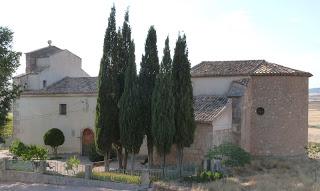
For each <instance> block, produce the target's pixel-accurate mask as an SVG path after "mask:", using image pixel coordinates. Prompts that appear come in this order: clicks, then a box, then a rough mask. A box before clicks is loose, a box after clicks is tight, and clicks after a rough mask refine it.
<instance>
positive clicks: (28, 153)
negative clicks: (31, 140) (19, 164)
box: [9, 140, 48, 161]
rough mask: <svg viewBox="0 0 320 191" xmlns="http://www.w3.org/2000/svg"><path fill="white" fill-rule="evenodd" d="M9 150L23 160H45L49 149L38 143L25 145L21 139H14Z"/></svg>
mask: <svg viewBox="0 0 320 191" xmlns="http://www.w3.org/2000/svg"><path fill="white" fill-rule="evenodd" d="M9 151H10V152H11V153H12V154H14V155H15V156H17V157H21V158H22V159H23V160H29V161H30V160H31V161H32V160H45V159H47V156H48V150H47V149H46V148H44V147H42V146H37V145H25V144H24V143H23V142H21V141H20V140H14V141H13V142H12V143H11V145H10V147H9Z"/></svg>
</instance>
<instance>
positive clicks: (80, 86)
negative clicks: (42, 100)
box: [22, 77, 98, 95]
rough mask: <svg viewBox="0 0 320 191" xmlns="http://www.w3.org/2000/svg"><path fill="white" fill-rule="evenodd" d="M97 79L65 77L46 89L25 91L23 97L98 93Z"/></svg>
mask: <svg viewBox="0 0 320 191" xmlns="http://www.w3.org/2000/svg"><path fill="white" fill-rule="evenodd" d="M97 81H98V78H97V77H72V78H71V77H65V78H63V79H62V80H60V81H58V82H56V83H54V84H52V85H50V86H48V87H47V88H46V89H42V90H33V91H24V92H22V95H30V94H34V95H39V94H40V95H41V94H88V93H90V94H91V93H92V94H95V93H97Z"/></svg>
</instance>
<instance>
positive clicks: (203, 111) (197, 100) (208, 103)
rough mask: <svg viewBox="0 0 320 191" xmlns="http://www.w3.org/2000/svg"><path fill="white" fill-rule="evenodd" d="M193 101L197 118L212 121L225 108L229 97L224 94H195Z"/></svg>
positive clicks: (201, 120) (200, 120)
mask: <svg viewBox="0 0 320 191" xmlns="http://www.w3.org/2000/svg"><path fill="white" fill-rule="evenodd" d="M193 102H194V104H193V107H194V115H195V120H196V121H198V122H206V123H208V122H209V123H211V122H212V121H213V120H214V118H215V117H217V115H218V114H219V113H220V112H221V111H222V110H223V109H224V108H225V106H226V105H227V103H228V98H227V97H222V96H194V97H193Z"/></svg>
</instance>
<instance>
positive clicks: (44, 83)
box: [42, 80, 47, 88]
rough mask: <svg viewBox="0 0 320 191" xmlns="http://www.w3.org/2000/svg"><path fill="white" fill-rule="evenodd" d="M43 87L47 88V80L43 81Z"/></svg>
mask: <svg viewBox="0 0 320 191" xmlns="http://www.w3.org/2000/svg"><path fill="white" fill-rule="evenodd" d="M42 87H43V88H46V87H47V80H43V81H42Z"/></svg>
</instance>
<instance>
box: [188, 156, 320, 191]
mask: <svg viewBox="0 0 320 191" xmlns="http://www.w3.org/2000/svg"><path fill="white" fill-rule="evenodd" d="M192 190H197V191H200V190H201V191H202V190H210V191H216V190H217V191H238V190H239V191H244V190H248V191H277V190H283V191H287V190H290V191H317V190H320V161H317V160H310V159H290V160H284V159H268V160H263V159H260V160H258V159H256V160H254V161H252V163H251V165H248V166H246V167H245V168H241V169H237V170H235V171H234V176H233V177H232V178H227V179H226V180H220V181H216V182H212V183H207V184H199V185H193V188H192Z"/></svg>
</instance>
